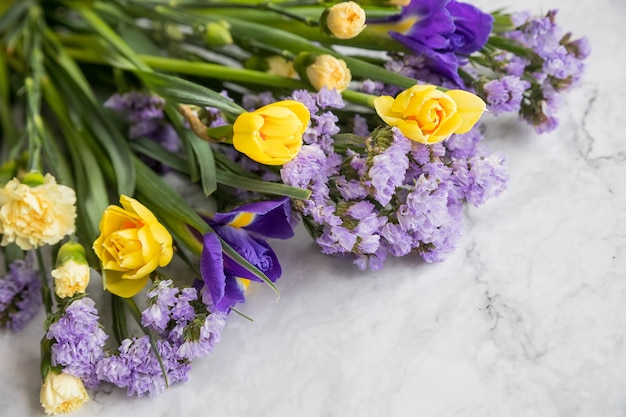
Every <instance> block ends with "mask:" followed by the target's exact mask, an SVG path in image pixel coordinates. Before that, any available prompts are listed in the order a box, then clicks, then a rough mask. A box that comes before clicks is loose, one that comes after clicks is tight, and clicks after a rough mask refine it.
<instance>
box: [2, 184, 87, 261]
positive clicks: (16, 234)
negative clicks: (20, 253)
mask: <svg viewBox="0 0 626 417" xmlns="http://www.w3.org/2000/svg"><path fill="white" fill-rule="evenodd" d="M75 204H76V193H75V192H74V190H72V189H71V188H70V187H67V186H65V185H60V184H57V182H56V180H55V179H54V177H53V176H52V175H50V174H46V176H45V177H44V176H42V175H41V174H39V173H30V174H27V175H26V176H25V177H24V178H23V181H22V182H20V181H19V180H18V179H16V178H14V179H12V180H11V181H9V182H7V183H6V185H5V186H4V188H2V189H0V234H1V235H2V242H1V243H0V244H2V246H6V245H7V244H9V243H11V242H15V243H16V244H17V245H18V246H19V247H20V248H21V249H22V250H30V249H35V248H38V247H40V246H43V245H53V244H55V243H58V242H59V241H60V240H61V239H63V238H64V237H65V236H66V235H70V234H72V233H74V228H75V225H74V223H75V220H76V206H75Z"/></svg>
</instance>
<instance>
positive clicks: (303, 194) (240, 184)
mask: <svg viewBox="0 0 626 417" xmlns="http://www.w3.org/2000/svg"><path fill="white" fill-rule="evenodd" d="M217 182H219V183H220V184H224V185H228V186H231V187H235V188H241V189H242V190H248V191H256V192H259V193H263V194H274V195H281V196H285V197H290V198H296V199H300V200H306V199H308V198H309V197H310V196H311V191H309V190H305V189H303V188H297V187H291V186H289V185H285V184H280V183H275V182H268V181H262V180H254V179H251V178H246V177H242V176H240V175H236V174H233V173H231V172H227V171H223V170H219V169H218V170H217Z"/></svg>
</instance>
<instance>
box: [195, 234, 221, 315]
mask: <svg viewBox="0 0 626 417" xmlns="http://www.w3.org/2000/svg"><path fill="white" fill-rule="evenodd" d="M200 272H201V274H202V279H203V280H204V283H205V285H206V286H207V289H208V290H209V293H210V294H211V299H212V300H213V304H214V305H215V306H218V305H219V303H220V301H221V300H222V298H224V294H225V290H226V276H225V275H224V260H223V257H222V243H221V242H220V240H219V238H218V237H217V234H215V233H207V234H205V235H204V247H203V248H202V256H201V257H200Z"/></svg>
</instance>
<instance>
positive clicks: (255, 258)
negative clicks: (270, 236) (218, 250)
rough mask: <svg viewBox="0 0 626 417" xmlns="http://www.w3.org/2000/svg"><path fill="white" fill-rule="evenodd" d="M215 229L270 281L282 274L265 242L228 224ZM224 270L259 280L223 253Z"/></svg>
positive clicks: (276, 259) (275, 258)
mask: <svg viewBox="0 0 626 417" xmlns="http://www.w3.org/2000/svg"><path fill="white" fill-rule="evenodd" d="M215 231H216V232H217V233H218V234H219V235H220V236H221V237H222V239H224V241H226V243H228V244H229V245H230V246H231V247H232V248H233V249H234V250H235V251H236V252H237V253H238V254H240V255H241V256H242V257H243V258H244V259H245V260H247V261H248V262H250V263H251V264H252V265H254V266H255V267H257V269H259V270H260V271H261V272H263V273H264V274H265V275H267V277H268V278H269V279H270V280H271V281H272V282H274V281H276V280H277V279H278V278H280V275H281V274H282V269H281V267H280V263H279V262H278V258H277V257H276V254H275V253H274V251H273V250H272V248H271V247H270V246H269V245H268V244H267V242H265V241H264V240H262V239H260V238H257V237H254V236H252V235H250V234H249V233H248V232H246V231H245V230H244V229H238V228H234V227H230V226H217V227H215ZM224 270H225V271H226V273H227V274H229V275H234V276H236V277H241V278H248V279H251V280H253V281H261V280H260V279H259V278H257V277H256V276H255V275H254V274H252V272H250V271H248V270H247V269H246V268H244V267H243V266H241V265H239V264H238V263H237V262H235V261H234V260H233V259H231V258H230V257H229V256H228V255H224Z"/></svg>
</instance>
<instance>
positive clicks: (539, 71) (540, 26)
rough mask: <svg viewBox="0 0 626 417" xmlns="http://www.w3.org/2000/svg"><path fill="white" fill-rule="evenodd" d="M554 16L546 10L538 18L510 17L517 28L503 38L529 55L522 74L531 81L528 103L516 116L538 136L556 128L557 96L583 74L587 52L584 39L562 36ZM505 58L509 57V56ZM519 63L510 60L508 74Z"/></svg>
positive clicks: (519, 62) (519, 64)
mask: <svg viewBox="0 0 626 417" xmlns="http://www.w3.org/2000/svg"><path fill="white" fill-rule="evenodd" d="M556 14H557V10H550V11H548V13H547V14H546V15H545V16H543V17H538V18H537V17H534V18H533V17H529V16H528V14H527V13H521V14H518V15H514V16H512V18H513V22H514V23H515V24H516V26H517V28H516V29H515V30H513V31H510V32H508V33H504V34H503V36H505V37H507V38H510V39H513V40H515V41H517V42H518V43H520V44H521V45H523V46H525V47H526V48H528V49H530V50H531V51H532V52H533V55H532V56H531V57H530V59H529V60H528V64H527V65H526V66H525V67H524V70H523V71H524V75H525V76H526V77H527V78H529V79H530V80H531V88H530V90H529V93H528V94H527V97H528V100H525V101H523V102H522V106H521V109H520V115H521V116H522V118H524V119H525V120H527V121H528V122H529V123H530V124H531V125H532V126H534V127H535V130H536V131H537V132H539V133H543V132H547V131H551V130H553V129H555V128H556V127H557V125H558V120H557V118H556V113H557V108H558V104H559V99H560V93H561V92H563V91H566V90H568V89H569V88H570V87H571V86H573V85H576V84H577V83H578V81H579V80H580V77H581V75H582V72H583V70H584V60H585V59H586V58H587V56H588V55H589V52H590V49H589V44H588V41H587V39H586V38H581V39H577V40H571V34H570V33H568V34H564V33H563V30H562V28H561V27H560V26H559V25H557V24H556ZM506 55H507V56H509V57H510V56H511V53H508V54H506ZM507 56H505V57H504V60H505V61H506V58H507ZM501 59H502V58H501ZM516 61H517V62H516ZM523 63H525V62H524V61H523V60H520V59H517V60H513V61H512V64H511V63H510V64H509V70H511V68H512V70H513V71H514V72H517V73H519V67H520V66H521V64H523ZM516 67H517V68H516ZM513 75H517V74H513Z"/></svg>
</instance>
